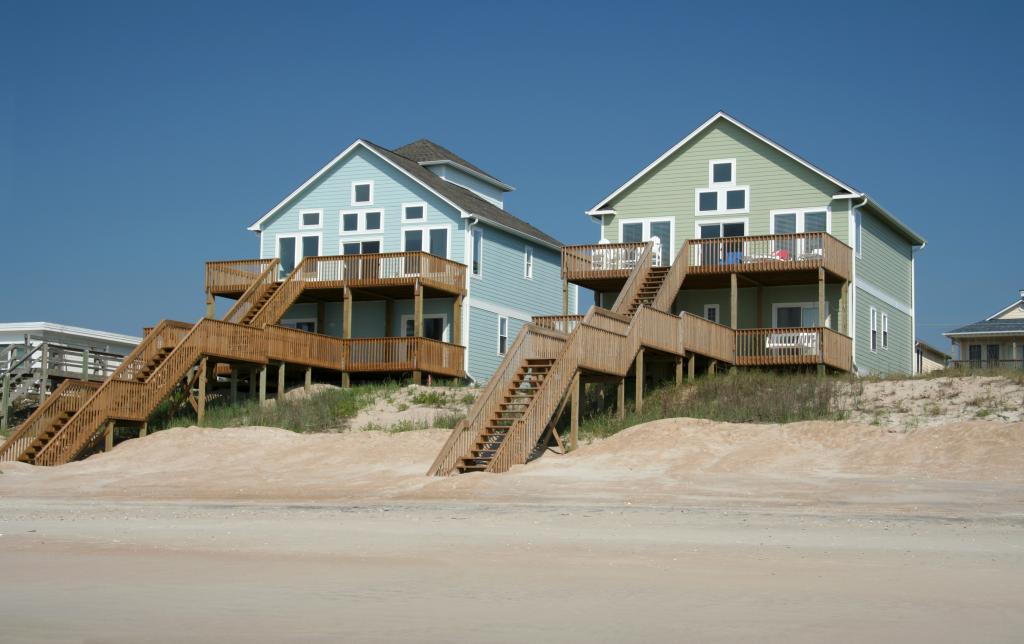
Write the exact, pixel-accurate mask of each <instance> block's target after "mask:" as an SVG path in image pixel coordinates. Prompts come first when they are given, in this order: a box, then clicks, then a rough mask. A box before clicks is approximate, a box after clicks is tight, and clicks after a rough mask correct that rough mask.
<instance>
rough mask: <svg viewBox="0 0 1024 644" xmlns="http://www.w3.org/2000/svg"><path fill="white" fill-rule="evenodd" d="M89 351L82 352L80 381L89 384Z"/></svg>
mask: <svg viewBox="0 0 1024 644" xmlns="http://www.w3.org/2000/svg"><path fill="white" fill-rule="evenodd" d="M89 355H90V354H89V350H88V349H86V350H85V351H84V352H82V380H84V381H86V382H89Z"/></svg>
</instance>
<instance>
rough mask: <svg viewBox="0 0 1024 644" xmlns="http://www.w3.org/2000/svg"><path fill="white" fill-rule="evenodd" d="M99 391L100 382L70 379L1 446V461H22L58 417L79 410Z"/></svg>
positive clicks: (47, 398)
mask: <svg viewBox="0 0 1024 644" xmlns="http://www.w3.org/2000/svg"><path fill="white" fill-rule="evenodd" d="M99 387H100V383H99V382H97V381H83V380H74V379H71V378H69V379H67V380H65V381H63V382H61V383H60V384H59V385H58V386H57V388H56V389H54V390H53V393H51V394H50V395H49V396H47V397H46V401H45V402H44V403H43V404H42V405H40V406H39V407H37V408H36V410H35V411H33V412H32V414H31V415H30V416H29V417H28V418H26V419H25V421H24V422H23V423H21V424H20V425H18V427H17V428H15V430H14V433H13V434H11V435H10V437H9V438H8V439H7V440H6V441H4V443H3V444H2V445H0V461H16V460H18V459H20V458H21V455H22V454H24V453H25V450H26V449H28V447H29V446H30V445H31V444H32V442H33V441H34V440H35V439H36V438H37V437H39V435H40V434H42V433H43V431H44V430H45V429H46V428H47V426H48V425H49V424H50V423H51V422H52V421H53V419H54V418H56V417H57V415H58V414H60V413H62V412H64V411H73V410H75V409H77V408H78V407H80V406H81V404H82V403H83V402H84V401H85V400H86V399H87V398H88V397H89V396H91V395H92V394H93V393H94V392H95V391H96V390H97V389H98V388H99Z"/></svg>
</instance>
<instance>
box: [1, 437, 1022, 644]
mask: <svg viewBox="0 0 1024 644" xmlns="http://www.w3.org/2000/svg"><path fill="white" fill-rule="evenodd" d="M447 434H448V432H447V430H425V431H416V432H406V433H400V434H391V433H382V432H374V431H364V432H343V433H338V434H320V435H298V434H293V433H290V432H286V431H283V430H279V429H272V428H252V427H250V428H236V429H225V430H215V429H201V428H183V429H174V430H169V431H166V432H159V433H157V434H154V435H151V436H149V437H146V438H144V439H140V440H133V441H128V442H125V443H123V444H121V445H119V446H118V447H116V448H115V449H114V450H113V451H112V452H111V453H109V454H99V455H96V456H93V457H91V458H89V459H86V460H85V461H82V462H79V463H73V464H69V465H66V466H62V467H57V468H34V467H30V466H26V465H21V464H3V465H2V466H0V469H2V470H3V474H2V475H0V533H2V536H0V571H3V573H2V575H0V625H2V626H0V641H45V642H64V641H103V642H107V641H112V642H138V641H181V640H184V639H188V640H190V641H197V642H223V641H249V642H253V641H257V642H279V641H302V642H307V641H323V642H334V641H450V640H453V639H459V640H468V641H480V642H506V641H509V642H510V641H524V640H540V641H588V642H593V641H598V642H620V641H651V640H653V641H720V642H726V641H728V642H733V641H751V640H756V641H787V642H820V641H825V640H829V641H838V642H859V641H865V640H874V641H893V642H895V641H900V642H906V641H921V642H924V641H928V642H964V641H972V642H973V641H986V642H1002V641H1006V642H1009V641H1019V636H1020V633H1021V632H1024V599H1022V598H1024V513H1022V508H1024V503H1022V502H1024V423H1003V422H991V421H983V420H976V421H971V422H966V423H958V424H949V425H943V426H938V427H920V428H917V429H910V430H893V429H887V428H883V427H876V426H868V425H857V424H847V423H796V424H791V425H785V426H778V425H730V424H723V423H712V422H707V421H695V420H689V419H673V420H664V421H657V422H654V423H649V424H646V425H642V426H638V427H635V428H632V429H630V430H627V431H625V432H622V433H620V434H618V435H616V436H614V437H612V438H610V439H607V440H604V441H598V442H595V443H593V444H590V445H587V446H584V447H583V448H581V449H580V450H578V451H577V452H575V453H573V454H570V455H566V456H559V455H554V454H549V455H546V456H545V457H544V458H542V459H540V460H539V461H536V462H534V463H531V464H530V465H527V466H522V467H517V468H515V469H514V470H513V471H512V472H510V473H508V474H504V475H488V474H474V475H468V476H460V477H452V478H444V479H430V478H427V477H425V476H424V475H423V474H424V472H425V471H426V469H427V467H428V466H429V464H430V462H431V461H432V459H433V458H434V456H435V455H436V452H437V450H438V448H439V446H440V445H441V444H442V443H443V441H444V440H445V437H446V436H447Z"/></svg>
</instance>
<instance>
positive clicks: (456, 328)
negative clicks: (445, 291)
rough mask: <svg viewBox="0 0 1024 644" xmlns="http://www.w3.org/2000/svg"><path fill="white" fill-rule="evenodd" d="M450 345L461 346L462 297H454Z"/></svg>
mask: <svg viewBox="0 0 1024 644" xmlns="http://www.w3.org/2000/svg"><path fill="white" fill-rule="evenodd" d="M452 344H460V345H461V344H462V295H458V296H456V298H455V304H454V305H453V306H452Z"/></svg>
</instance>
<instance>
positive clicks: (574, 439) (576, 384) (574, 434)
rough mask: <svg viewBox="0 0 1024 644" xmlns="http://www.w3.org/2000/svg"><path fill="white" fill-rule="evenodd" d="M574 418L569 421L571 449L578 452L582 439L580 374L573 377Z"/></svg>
mask: <svg viewBox="0 0 1024 644" xmlns="http://www.w3.org/2000/svg"><path fill="white" fill-rule="evenodd" d="M571 386H572V416H571V417H570V419H569V449H571V450H572V451H574V452H575V451H576V448H577V447H579V438H580V372H579V371H577V372H576V375H574V376H573V377H572V385H571Z"/></svg>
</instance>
